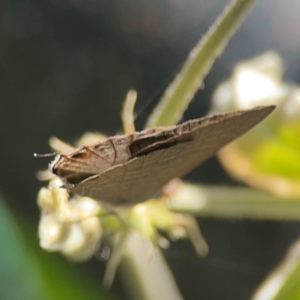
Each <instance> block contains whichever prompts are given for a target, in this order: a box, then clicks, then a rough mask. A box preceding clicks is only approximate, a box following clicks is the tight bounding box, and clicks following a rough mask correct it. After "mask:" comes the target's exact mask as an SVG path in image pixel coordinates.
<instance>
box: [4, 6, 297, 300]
mask: <svg viewBox="0 0 300 300" xmlns="http://www.w3.org/2000/svg"><path fill="white" fill-rule="evenodd" d="M227 3H228V1H225V0H214V1H212V0H210V1H200V0H152V1H149V0H148V1H146V0H123V1H117V0H52V1H51V0H42V1H33V0H32V1H30V0H20V1H12V0H2V1H1V2H0V113H1V117H0V140H1V147H0V189H1V191H2V193H3V194H4V195H6V198H7V199H9V200H10V201H9V202H10V203H9V205H10V207H11V208H13V209H14V210H16V211H18V212H21V213H22V214H23V215H24V216H25V217H26V218H27V219H28V220H30V222H31V223H32V224H34V226H36V228H37V225H38V219H39V211H38V208H37V206H36V195H37V192H38V189H39V188H40V187H41V186H42V185H44V183H41V182H38V181H37V180H36V178H35V173H36V171H37V170H39V169H44V168H45V167H46V165H47V163H48V161H47V160H38V159H34V158H33V157H32V153H33V152H39V153H45V152H49V150H50V149H49V146H48V138H49V136H51V135H56V136H58V137H60V138H62V139H64V140H67V141H69V142H72V141H74V140H76V138H78V137H80V135H81V134H82V133H84V132H86V131H102V132H104V133H106V134H109V135H110V134H115V133H116V132H120V130H121V121H120V110H121V106H122V102H123V99H124V96H125V94H126V92H127V90H128V89H129V88H135V89H137V91H138V93H139V94H138V95H139V96H138V103H137V111H139V110H140V109H142V108H143V105H144V104H145V103H146V102H147V100H148V99H153V101H152V103H151V104H150V106H149V107H148V108H147V109H144V110H142V113H141V114H139V117H138V120H137V126H138V129H142V128H143V124H144V122H145V120H146V117H147V115H148V114H149V112H150V111H151V108H153V106H154V105H155V103H156V101H157V100H158V97H155V96H153V95H155V94H157V93H159V92H161V91H162V90H163V88H164V87H166V85H167V83H168V82H169V81H170V80H171V79H172V76H174V75H175V73H176V71H177V70H178V68H179V67H180V65H181V64H182V62H183V61H184V59H185V57H186V56H187V55H188V53H189V51H190V50H191V48H192V47H193V46H194V45H195V44H196V42H197V41H198V39H199V38H200V37H201V36H202V35H203V34H204V33H205V32H206V30H207V29H208V27H209V26H210V24H212V22H213V21H214V19H215V18H216V17H217V16H218V14H219V13H220V12H221V11H222V9H223V7H224V6H225V5H226V4H227ZM299 11H300V4H299V1H297V0H286V1H274V0H261V1H257V3H256V5H255V6H254V9H253V10H252V11H251V13H250V14H249V16H248V17H247V19H246V21H245V22H244V23H243V25H242V27H241V29H240V30H239V31H238V33H237V34H236V35H235V36H234V38H233V39H232V40H231V42H230V43H229V46H228V47H227V48H226V50H225V52H224V53H223V55H222V57H221V58H220V59H218V60H217V62H216V63H215V65H214V67H213V69H212V71H211V73H210V74H209V76H208V77H207V78H206V80H205V89H204V90H201V91H200V92H199V93H198V94H197V96H196V97H195V100H194V101H193V103H192V104H191V105H190V107H189V109H188V111H187V112H186V114H185V115H184V119H185V120H186V119H190V118H195V117H200V116H202V115H205V113H206V112H207V111H208V109H209V102H210V99H211V96H212V93H213V90H214V89H215V88H216V87H217V85H218V84H219V83H221V82H222V81H223V80H225V79H226V78H228V77H229V76H231V72H232V70H233V67H234V65H235V64H236V63H237V62H238V61H240V60H244V59H248V58H250V57H253V56H255V55H258V54H260V53H262V52H264V51H266V50H269V49H274V50H276V51H278V52H279V53H280V54H281V55H282V56H283V58H284V62H285V74H284V76H285V79H286V80H287V81H295V82H299V81H300V70H299V64H300V51H299V50H300V31H299V28H300V18H299ZM187 179H188V180H190V181H194V182H202V183H213V184H231V185H232V184H236V183H235V182H234V181H233V180H232V179H230V177H229V176H228V175H226V173H225V171H223V169H222V167H221V166H220V165H219V163H218V162H217V160H216V159H214V158H213V159H211V160H209V161H208V162H207V163H205V164H204V165H202V166H201V167H200V168H198V169H197V170H196V171H194V172H192V174H190V175H189V176H187ZM199 222H200V225H201V228H202V231H203V233H204V235H205V237H206V239H207V241H208V243H209V246H210V249H211V252H210V255H209V257H208V258H207V259H200V258H198V257H197V256H196V255H195V254H194V252H193V249H192V247H191V246H190V244H189V243H188V241H182V242H177V243H174V244H172V245H171V248H170V249H169V250H167V251H165V256H166V259H167V261H168V262H169V264H170V267H171V269H172V270H173V273H174V276H175V278H176V280H177V282H178V285H179V288H180V290H181V291H182V293H183V296H184V297H185V299H220V298H222V299H231V300H234V299H236V300H241V299H249V297H250V295H251V294H252V292H253V290H254V288H255V287H257V285H258V284H259V283H260V282H261V280H262V279H263V278H264V277H265V276H266V274H267V273H268V272H269V271H270V270H271V269H272V268H273V267H274V266H276V264H277V263H278V262H279V260H280V258H281V257H282V256H283V255H284V253H285V251H286V249H287V248H288V246H289V245H290V244H291V243H292V241H294V240H295V239H296V238H297V237H298V231H299V229H300V226H299V224H297V223H286V224H282V223H275V222H268V221H250V220H249V221H237V220H213V219H201V220H199ZM37 243H38V240H37ZM49 255H53V254H49ZM103 267H104V264H103V263H101V262H98V263H97V262H96V263H95V261H93V262H90V263H86V264H82V265H78V268H80V269H81V270H82V272H85V274H86V276H91V280H94V281H96V282H100V281H101V278H102V276H103V274H102V270H103ZM112 293H113V294H115V295H118V296H119V297H120V298H121V299H123V298H125V296H124V295H123V291H122V289H121V284H120V281H118V280H117V282H116V284H115V286H114V287H113V289H112Z"/></svg>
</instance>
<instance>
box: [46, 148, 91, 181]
mask: <svg viewBox="0 0 300 300" xmlns="http://www.w3.org/2000/svg"><path fill="white" fill-rule="evenodd" d="M80 158H86V153H84V151H81V152H76V153H72V154H69V155H65V154H58V155H56V157H55V158H54V160H53V161H52V162H51V163H50V164H49V170H50V171H51V172H52V173H53V174H54V175H57V176H58V177H60V178H62V179H64V180H65V181H66V183H67V184H68V185H75V184H78V183H79V182H81V181H83V180H84V179H86V178H88V177H90V176H92V175H95V174H94V173H89V172H84V171H83V170H81V168H80Z"/></svg>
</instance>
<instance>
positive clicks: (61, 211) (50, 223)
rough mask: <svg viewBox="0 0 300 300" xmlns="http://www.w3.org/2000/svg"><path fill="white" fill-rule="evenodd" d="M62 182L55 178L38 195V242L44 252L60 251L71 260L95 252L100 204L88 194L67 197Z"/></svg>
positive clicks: (83, 257) (100, 232)
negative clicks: (39, 217)
mask: <svg viewBox="0 0 300 300" xmlns="http://www.w3.org/2000/svg"><path fill="white" fill-rule="evenodd" d="M62 185H63V182H62V181H61V180H60V179H59V178H58V177H55V178H54V179H52V180H51V181H50V182H49V186H48V188H42V189H41V190H40V192H39V194H38V205H39V207H40V209H41V219H40V224H39V238H40V245H41V247H42V248H44V249H45V250H47V251H60V252H61V253H63V254H65V255H66V256H68V257H69V258H70V259H73V260H76V261H83V260H86V259H88V258H89V257H91V256H92V255H93V254H94V253H95V252H96V251H97V248H98V245H99V243H100V239H101V237H102V227H101V221H100V218H99V213H100V211H101V207H100V205H99V203H98V202H96V201H95V200H93V199H91V198H88V197H77V198H74V199H71V200H69V194H68V192H67V191H66V189H64V188H62Z"/></svg>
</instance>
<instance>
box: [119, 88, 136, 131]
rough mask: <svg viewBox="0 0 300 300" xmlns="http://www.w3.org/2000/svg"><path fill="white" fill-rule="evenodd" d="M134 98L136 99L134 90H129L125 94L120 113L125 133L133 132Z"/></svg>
mask: <svg viewBox="0 0 300 300" xmlns="http://www.w3.org/2000/svg"><path fill="white" fill-rule="evenodd" d="M136 99H137V92H136V90H129V91H128V92H127V95H126V98H125V101H124V106H123V110H122V114H121V118H122V123H123V130H124V133H125V134H131V133H134V132H135V126H134V106H135V102H136Z"/></svg>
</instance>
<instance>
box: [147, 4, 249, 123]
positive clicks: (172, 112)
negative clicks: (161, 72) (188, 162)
mask: <svg viewBox="0 0 300 300" xmlns="http://www.w3.org/2000/svg"><path fill="white" fill-rule="evenodd" d="M254 1H255V0H233V1H231V3H230V4H229V5H227V6H226V8H225V9H224V11H223V12H222V14H221V15H220V16H219V18H218V19H217V20H216V21H215V23H214V24H213V25H212V26H211V28H210V29H209V31H208V32H207V33H206V34H205V36H204V37H203V38H202V39H201V40H200V41H199V42H198V44H197V45H196V47H195V48H194V49H193V50H192V51H191V52H190V54H189V56H188V58H187V60H186V62H185V64H184V66H183V68H182V70H181V71H180V73H179V74H178V75H177V76H176V77H175V79H174V80H173V82H172V83H171V84H170V85H169V87H168V88H167V89H166V91H165V93H164V95H163V97H162V99H161V100H160V102H159V103H158V105H157V107H156V108H155V110H154V111H153V113H152V114H151V115H150V117H149V119H148V122H147V124H146V127H153V126H166V125H172V124H175V123H177V122H178V121H179V120H180V119H181V117H182V114H183V113H184V111H185V110H186V108H187V107H188V105H189V103H190V101H191V100H192V99H193V97H194V95H195V93H196V92H197V90H198V89H199V88H200V87H201V85H202V82H203V79H204V77H205V76H206V75H207V73H208V72H209V70H210V68H211V66H212V64H213V63H214V61H215V60H216V58H217V56H219V55H220V53H221V52H222V51H223V49H224V48H225V46H226V44H227V42H228V40H229V39H230V37H231V36H232V35H233V34H234V32H235V31H236V29H237V28H238V26H239V25H240V23H241V21H242V19H243V17H244V16H245V15H246V14H247V12H248V10H249V9H250V7H251V5H252V4H253V3H254Z"/></svg>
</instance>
